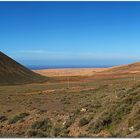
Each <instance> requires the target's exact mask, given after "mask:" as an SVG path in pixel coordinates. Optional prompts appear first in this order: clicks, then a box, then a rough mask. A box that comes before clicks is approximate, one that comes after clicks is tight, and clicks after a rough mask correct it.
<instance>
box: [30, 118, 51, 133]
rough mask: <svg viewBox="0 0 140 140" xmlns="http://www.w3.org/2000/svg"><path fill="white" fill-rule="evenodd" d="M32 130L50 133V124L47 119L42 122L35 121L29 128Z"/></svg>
mask: <svg viewBox="0 0 140 140" xmlns="http://www.w3.org/2000/svg"><path fill="white" fill-rule="evenodd" d="M31 128H32V129H40V130H42V131H50V129H51V128H52V124H51V122H50V120H49V119H48V118H46V119H44V120H42V121H36V122H35V123H33V124H32V126H31Z"/></svg>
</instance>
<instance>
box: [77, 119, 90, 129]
mask: <svg viewBox="0 0 140 140" xmlns="http://www.w3.org/2000/svg"><path fill="white" fill-rule="evenodd" d="M88 123H89V119H87V118H82V119H80V121H79V126H80V127H81V126H84V125H87V124H88Z"/></svg>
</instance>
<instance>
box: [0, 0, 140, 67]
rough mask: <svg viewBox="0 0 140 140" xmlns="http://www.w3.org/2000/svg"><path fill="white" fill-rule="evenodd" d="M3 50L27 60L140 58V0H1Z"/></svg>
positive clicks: (69, 62)
mask: <svg viewBox="0 0 140 140" xmlns="http://www.w3.org/2000/svg"><path fill="white" fill-rule="evenodd" d="M0 50H1V51H3V52H4V53H6V54H8V55H10V56H11V57H12V58H14V59H16V60H17V61H19V62H21V63H23V64H25V65H26V66H31V65H34V66H62V65H63V66H106V65H119V64H126V63H132V62H135V61H140V2H0Z"/></svg>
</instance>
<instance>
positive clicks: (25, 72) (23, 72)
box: [0, 52, 46, 85]
mask: <svg viewBox="0 0 140 140" xmlns="http://www.w3.org/2000/svg"><path fill="white" fill-rule="evenodd" d="M44 80H46V77H43V76H41V75H39V74H36V73H34V72H33V71H31V70H29V69H28V68H26V67H24V66H23V65H21V64H19V63H17V62H16V61H15V60H13V59H12V58H10V57H8V56H7V55H5V54H4V53H2V52H0V85H2V84H24V83H32V82H42V81H44Z"/></svg>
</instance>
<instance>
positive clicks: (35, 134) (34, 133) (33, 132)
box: [26, 130, 47, 138]
mask: <svg viewBox="0 0 140 140" xmlns="http://www.w3.org/2000/svg"><path fill="white" fill-rule="evenodd" d="M26 135H27V137H29V138H31V137H35V138H44V137H47V135H46V134H44V133H43V132H40V131H37V130H29V131H27V133H26Z"/></svg>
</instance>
